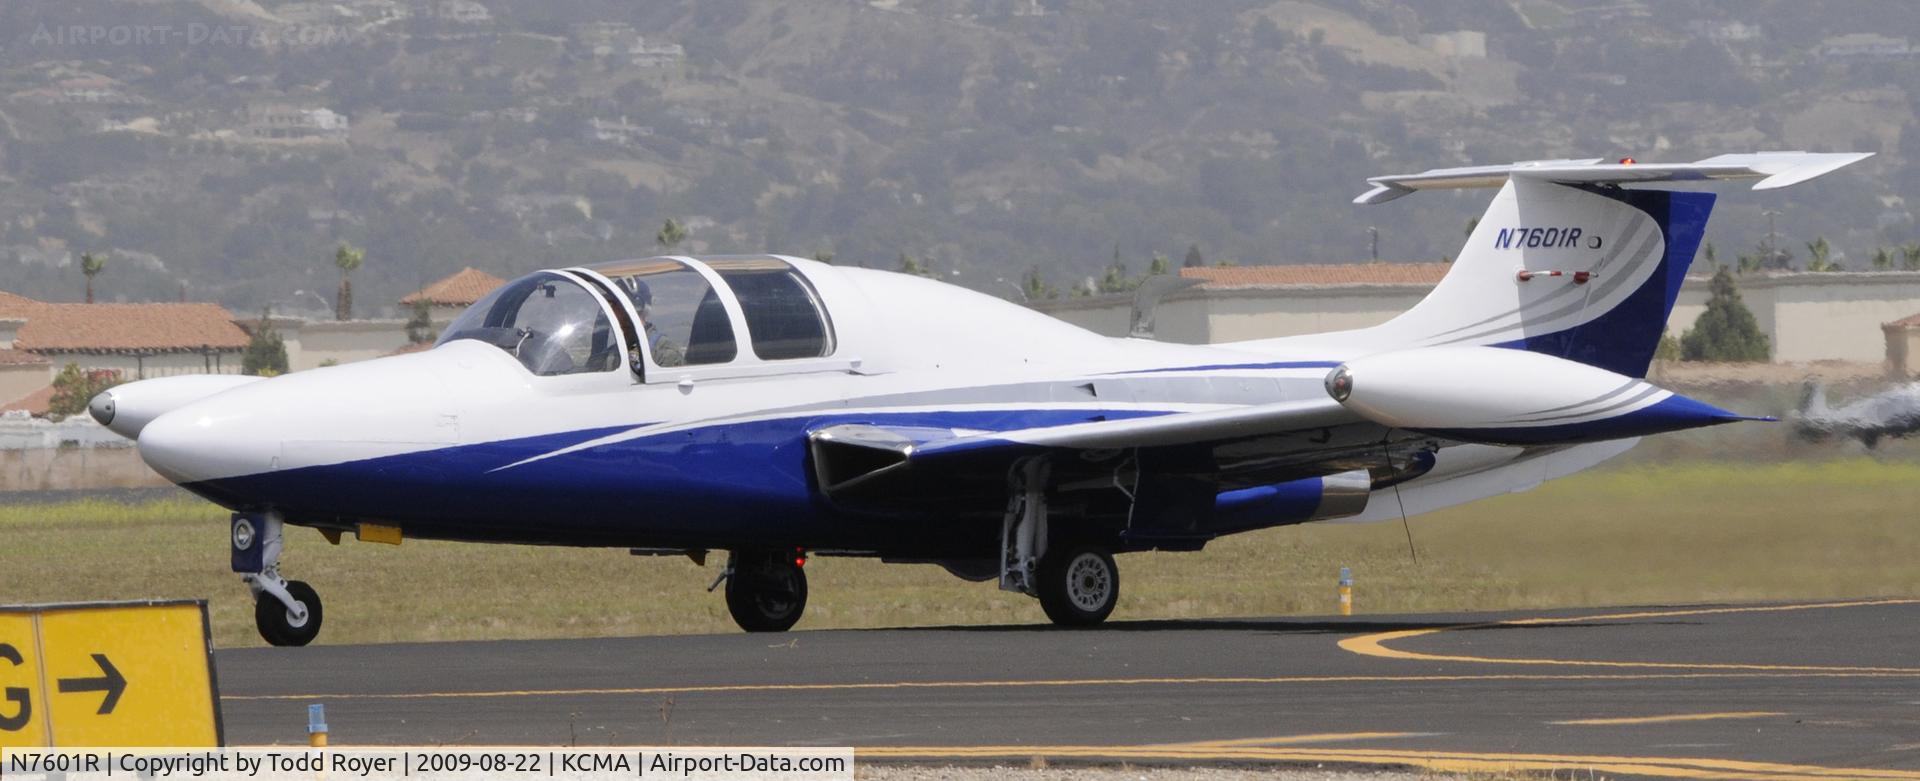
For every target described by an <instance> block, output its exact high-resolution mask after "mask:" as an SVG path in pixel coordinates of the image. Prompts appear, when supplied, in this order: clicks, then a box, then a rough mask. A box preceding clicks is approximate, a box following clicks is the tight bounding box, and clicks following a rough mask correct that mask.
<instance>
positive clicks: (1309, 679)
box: [220, 669, 1920, 702]
mask: <svg viewBox="0 0 1920 781" xmlns="http://www.w3.org/2000/svg"><path fill="white" fill-rule="evenodd" d="M1719 678H1761V679H1775V678H1920V669H1912V670H1908V669H1896V670H1893V671H1887V672H1855V671H1851V670H1845V669H1841V670H1825V669H1821V670H1815V671H1798V670H1787V671H1769V672H1693V673H1560V674H1554V673H1542V674H1529V673H1489V674H1480V675H1471V674H1462V675H1281V676H1272V677H1194V678H1063V679H1052V680H1032V681H889V682H878V683H763V684H728V685H715V686H636V687H617V688H582V689H503V690H486V691H442V692H369V693H350V692H308V693H302V694H222V695H220V699H221V700H223V701H233V702H249V701H290V700H435V699H454V700H458V699H500V698H514V697H591V696H622V695H657V694H738V693H753V692H822V691H865V690H880V691H895V690H914V689H1023V688H1065V687H1082V686H1085V687H1099V686H1277V685H1287V684H1316V683H1460V682H1472V681H1659V680H1701V679H1719Z"/></svg>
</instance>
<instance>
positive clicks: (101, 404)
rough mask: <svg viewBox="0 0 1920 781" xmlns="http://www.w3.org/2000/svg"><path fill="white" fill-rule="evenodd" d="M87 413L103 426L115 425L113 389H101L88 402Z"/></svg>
mask: <svg viewBox="0 0 1920 781" xmlns="http://www.w3.org/2000/svg"><path fill="white" fill-rule="evenodd" d="M87 414H88V415H91V416H93V419H94V421H95V422H97V423H99V424H100V425H102V426H111V425H113V391H110V390H104V391H101V392H100V393H99V394H98V395H96V396H94V397H93V400H92V401H89V402H87Z"/></svg>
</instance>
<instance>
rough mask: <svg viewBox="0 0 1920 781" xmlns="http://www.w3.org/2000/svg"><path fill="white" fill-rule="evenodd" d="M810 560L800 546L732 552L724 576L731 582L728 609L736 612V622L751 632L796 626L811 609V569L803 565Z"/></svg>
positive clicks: (774, 630) (734, 614) (727, 582)
mask: <svg viewBox="0 0 1920 781" xmlns="http://www.w3.org/2000/svg"><path fill="white" fill-rule="evenodd" d="M806 563H807V554H806V552H804V551H798V550H785V551H782V550H738V551H734V552H732V553H730V554H728V555H727V569H726V571H725V572H722V573H721V574H720V579H721V580H723V581H726V584H727V612H728V613H731V614H733V622H734V623H736V624H739V625H740V628H741V629H745V630H747V631H749V632H785V631H787V630H788V629H792V628H793V625H794V624H797V623H799V622H800V614H801V613H802V612H805V611H806V609H807V573H806V570H804V569H802V568H803V567H804V566H806ZM718 585H720V584H719V583H718V582H715V583H714V586H718ZM708 590H709V591H711V590H712V588H709V589H708Z"/></svg>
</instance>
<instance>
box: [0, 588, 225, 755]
mask: <svg viewBox="0 0 1920 781" xmlns="http://www.w3.org/2000/svg"><path fill="white" fill-rule="evenodd" d="M207 630H208V627H207V603H206V602H204V601H170V602H112V603H94V604H72V605H29V606H24V607H0V747H35V746H53V747H88V746H193V747H199V746H218V745H221V744H222V742H223V737H224V736H223V735H222V725H221V723H220V707H219V702H218V693H217V691H216V687H215V683H214V674H213V654H212V650H213V643H212V640H211V635H210V634H209V633H208V631H207Z"/></svg>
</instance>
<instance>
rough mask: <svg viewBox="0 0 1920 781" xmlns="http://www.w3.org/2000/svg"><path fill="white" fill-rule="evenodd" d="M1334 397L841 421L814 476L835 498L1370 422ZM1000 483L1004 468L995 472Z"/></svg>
mask: <svg viewBox="0 0 1920 781" xmlns="http://www.w3.org/2000/svg"><path fill="white" fill-rule="evenodd" d="M1364 422H1365V421H1364V419H1363V418H1361V417H1360V416H1359V415H1357V414H1355V413H1353V412H1352V411H1349V410H1348V409H1346V408H1345V407H1343V406H1342V405H1341V404H1340V403H1339V402H1337V401H1334V400H1333V399H1331V398H1326V397H1322V398H1317V399H1306V400H1300V401H1287V402H1280V403H1275V404H1260V405H1252V406H1246V407H1236V408H1233V409H1222V410H1208V411H1203V412H1181V413H1169V414H1164V415H1155V416H1151V417H1140V418H1128V419H1122V420H1105V421H1091V422H1086V423H1073V424H1067V425H1060V426H1046V427H1040V428H1029V429H1018V430H1012V431H990V432H957V431H954V430H952V429H943V428H920V427H905V426H882V425H869V424H864V423H841V424H836V425H831V426H825V427H822V428H819V429H816V430H815V431H813V432H812V434H811V436H810V440H811V447H812V456H813V460H814V474H815V478H816V480H817V482H818V485H819V487H820V489H821V491H822V492H823V493H825V494H827V495H828V496H829V497H833V496H837V495H845V494H849V493H856V492H864V491H867V490H871V489H873V488H876V487H878V486H879V485H880V484H886V483H895V484H897V482H898V480H899V479H900V478H902V477H904V476H906V475H907V474H908V473H912V472H916V471H917V472H927V471H931V470H933V469H934V468H936V467H939V468H940V471H942V472H947V471H948V469H949V468H951V467H954V466H956V465H959V464H963V463H966V464H980V463H982V462H989V463H998V462H1001V461H1005V462H1008V463H1011V461H1012V460H1013V459H1014V458H1017V457H1019V456H1022V455H1030V454H1034V453H1038V452H1041V451H1044V450H1074V451H1111V450H1121V449H1133V448H1169V447H1179V446H1185V445H1204V444H1210V443H1221V442H1230V441H1244V440H1249V439H1257V438H1261V437H1272V436H1276V435H1284V434H1289V433H1295V432H1302V431H1315V430H1320V429H1330V428H1333V427H1338V426H1345V425H1348V424H1355V423H1364ZM989 471H990V472H991V474H992V476H993V477H994V479H995V481H996V483H997V482H998V481H999V480H1001V479H1003V475H1004V469H993V470H989Z"/></svg>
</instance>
